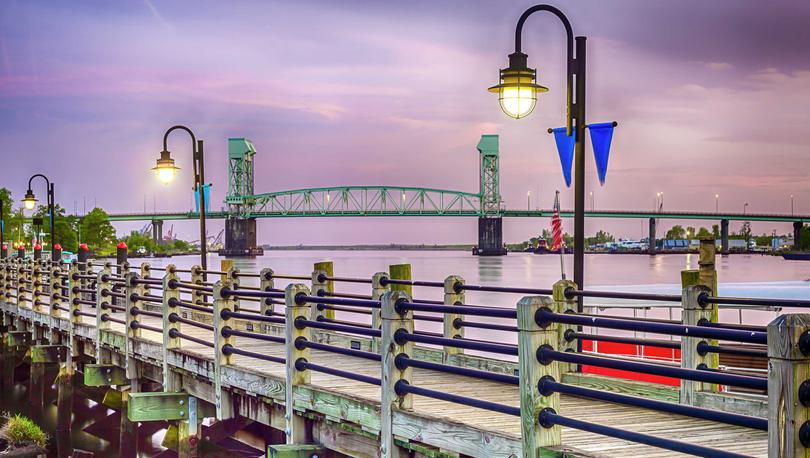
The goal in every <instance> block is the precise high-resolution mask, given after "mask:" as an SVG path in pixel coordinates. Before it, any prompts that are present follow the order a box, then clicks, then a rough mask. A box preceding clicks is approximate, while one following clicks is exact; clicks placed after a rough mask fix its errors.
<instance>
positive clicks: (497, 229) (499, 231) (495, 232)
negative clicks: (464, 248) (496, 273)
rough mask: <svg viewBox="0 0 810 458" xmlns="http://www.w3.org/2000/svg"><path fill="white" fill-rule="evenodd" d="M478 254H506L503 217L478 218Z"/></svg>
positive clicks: (475, 252) (476, 252)
mask: <svg viewBox="0 0 810 458" xmlns="http://www.w3.org/2000/svg"><path fill="white" fill-rule="evenodd" d="M473 254H475V255H478V256H504V255H505V254H506V248H504V246H503V218H500V217H498V218H478V249H477V250H475V251H474V252H473Z"/></svg>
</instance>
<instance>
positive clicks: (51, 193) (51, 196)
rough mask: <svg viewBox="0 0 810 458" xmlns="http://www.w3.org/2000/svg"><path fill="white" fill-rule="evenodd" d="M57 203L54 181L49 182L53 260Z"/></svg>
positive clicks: (52, 259) (53, 254) (52, 256)
mask: <svg viewBox="0 0 810 458" xmlns="http://www.w3.org/2000/svg"><path fill="white" fill-rule="evenodd" d="M55 207H56V205H55V203H54V192H53V183H49V184H48V212H49V213H50V214H51V218H50V219H51V262H54V261H55V259H54V256H56V249H55V248H54V246H56V232H54V222H53V221H54V219H56V213H55V210H56V209H55Z"/></svg>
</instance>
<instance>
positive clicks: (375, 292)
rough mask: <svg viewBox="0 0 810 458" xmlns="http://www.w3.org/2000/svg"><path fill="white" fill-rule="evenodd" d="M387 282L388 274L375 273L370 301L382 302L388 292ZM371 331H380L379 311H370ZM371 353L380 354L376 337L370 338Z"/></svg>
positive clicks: (374, 309) (372, 278) (380, 318)
mask: <svg viewBox="0 0 810 458" xmlns="http://www.w3.org/2000/svg"><path fill="white" fill-rule="evenodd" d="M385 280H388V272H377V273H375V274H374V276H373V277H371V299H372V300H375V301H382V297H383V294H385V293H386V291H390V290H391V288H390V286H389V285H388V284H387V283H386V284H385V285H383V283H384V282H385ZM371 329H382V317H381V315H380V309H376V308H373V309H371ZM371 351H372V352H374V353H379V352H380V339H379V338H378V337H372V338H371Z"/></svg>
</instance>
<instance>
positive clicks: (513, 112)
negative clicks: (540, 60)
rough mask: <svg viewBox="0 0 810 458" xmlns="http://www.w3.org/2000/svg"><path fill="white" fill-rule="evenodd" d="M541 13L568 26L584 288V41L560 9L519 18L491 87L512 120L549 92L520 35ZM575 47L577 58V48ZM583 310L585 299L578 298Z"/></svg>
mask: <svg viewBox="0 0 810 458" xmlns="http://www.w3.org/2000/svg"><path fill="white" fill-rule="evenodd" d="M538 11H546V12H549V13H552V14H553V15H555V16H556V17H557V18H558V19H559V20H560V21H561V22H562V24H563V27H565V33H566V37H567V48H568V53H567V74H566V80H567V93H566V132H567V134H568V135H571V132H572V131H573V133H574V135H575V144H574V171H575V172H574V282H576V284H577V285H578V287H579V288H583V287H584V272H583V271H584V261H585V40H586V37H576V38H575V37H574V32H573V30H572V29H571V23H570V22H569V21H568V18H567V17H565V15H564V14H563V13H562V11H560V10H559V9H557V8H555V7H553V6H551V5H536V6H533V7H531V8H529V9H527V10H526V11H525V12H524V13H523V14H522V15H521V16H520V19H518V23H517V28H516V29H515V52H514V53H512V54H510V55H509V67H507V68H505V69H502V70H501V72H500V84H497V85H495V86H492V87H491V88H489V90H490V92H497V93H498V100H499V101H500V104H501V108H502V109H503V111H504V112H505V113H506V114H507V115H509V116H512V117H513V118H522V117H525V116H528V115H529V114H530V113H531V112H532V110H534V106H535V104H536V101H537V93H538V92H546V91H547V90H548V89H547V88H545V87H543V86H540V85H538V84H536V81H535V77H536V74H537V72H536V70H535V69H533V68H529V67H528V65H527V60H528V59H527V57H528V56H527V55H526V54H524V53H523V52H521V35H522V33H523V24H524V23H525V22H526V19H528V18H529V16H531V15H532V14H534V13H536V12H538ZM575 47H576V56H575V55H574V48H575ZM579 311H582V298H581V297H580V298H579Z"/></svg>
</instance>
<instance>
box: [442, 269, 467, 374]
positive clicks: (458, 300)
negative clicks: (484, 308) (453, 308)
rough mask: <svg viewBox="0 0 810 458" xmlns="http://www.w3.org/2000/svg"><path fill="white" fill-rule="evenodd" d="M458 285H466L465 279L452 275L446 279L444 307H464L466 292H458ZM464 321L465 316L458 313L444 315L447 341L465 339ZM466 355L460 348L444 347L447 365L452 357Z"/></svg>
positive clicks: (444, 333) (444, 332)
mask: <svg viewBox="0 0 810 458" xmlns="http://www.w3.org/2000/svg"><path fill="white" fill-rule="evenodd" d="M456 284H462V285H463V284H464V279H463V278H461V277H459V276H458V275H450V276H449V277H447V278H445V279H444V305H464V290H461V291H456V288H455V286H456ZM462 320H464V316H463V315H460V314H458V313H445V314H444V331H443V335H444V337H445V338H446V339H463V338H464V326H463V325H462V324H461V323H460V322H461V321H462ZM462 353H464V349H462V348H458V347H447V346H445V347H444V354H443V358H444V362H445V363H446V362H447V361H448V359H449V358H450V356H453V355H460V354H462Z"/></svg>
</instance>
